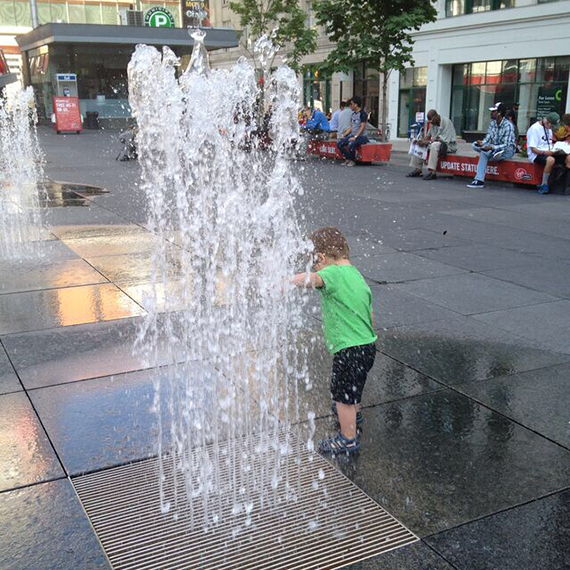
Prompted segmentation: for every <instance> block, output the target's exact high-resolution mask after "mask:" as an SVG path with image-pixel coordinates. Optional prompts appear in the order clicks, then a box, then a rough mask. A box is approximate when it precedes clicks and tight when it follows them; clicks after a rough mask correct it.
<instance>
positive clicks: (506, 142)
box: [467, 103, 516, 188]
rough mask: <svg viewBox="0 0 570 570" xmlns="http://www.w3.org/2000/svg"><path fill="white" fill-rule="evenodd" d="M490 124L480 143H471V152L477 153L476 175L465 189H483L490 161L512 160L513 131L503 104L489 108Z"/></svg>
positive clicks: (514, 144) (514, 147) (514, 148)
mask: <svg viewBox="0 0 570 570" xmlns="http://www.w3.org/2000/svg"><path fill="white" fill-rule="evenodd" d="M489 111H491V124H490V125H489V128H488V129H487V134H486V136H485V138H484V139H483V140H482V141H475V142H474V143H473V150H474V151H475V152H478V153H479V161H478V162H477V174H476V175H475V179H474V180H473V182H471V184H468V185H467V188H484V187H485V174H486V173H487V164H488V163H489V161H490V160H494V161H496V162H499V161H500V160H505V159H509V158H512V157H513V155H514V154H515V150H516V140H515V130H514V128H513V124H512V123H511V122H510V121H508V120H507V119H505V114H506V112H507V107H506V105H504V104H503V103H497V104H496V105H495V106H494V107H490V108H489Z"/></svg>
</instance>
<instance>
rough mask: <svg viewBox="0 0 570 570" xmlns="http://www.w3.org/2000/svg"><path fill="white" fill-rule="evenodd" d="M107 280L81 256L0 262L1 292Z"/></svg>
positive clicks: (55, 287)
mask: <svg viewBox="0 0 570 570" xmlns="http://www.w3.org/2000/svg"><path fill="white" fill-rule="evenodd" d="M106 282H107V279H105V277H103V276H102V275H101V274H100V273H99V272H97V271H95V269H93V268H92V267H91V266H90V265H89V264H88V263H86V262H85V261H83V260H82V259H68V260H63V261H56V262H50V261H46V262H44V263H37V262H31V263H25V264H11V266H10V265H0V294H2V293H17V292H20V291H35V290H40V289H58V288H62V287H71V286H73V285H92V284H95V283H106Z"/></svg>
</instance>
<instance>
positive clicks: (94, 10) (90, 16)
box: [85, 3, 101, 24]
mask: <svg viewBox="0 0 570 570" xmlns="http://www.w3.org/2000/svg"><path fill="white" fill-rule="evenodd" d="M85 23H86V24H100V23H101V6H100V5H99V4H94V3H89V4H85Z"/></svg>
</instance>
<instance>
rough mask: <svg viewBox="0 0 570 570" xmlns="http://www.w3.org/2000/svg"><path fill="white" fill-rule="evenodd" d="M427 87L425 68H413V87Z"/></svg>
mask: <svg viewBox="0 0 570 570" xmlns="http://www.w3.org/2000/svg"><path fill="white" fill-rule="evenodd" d="M426 85H427V67H415V68H414V87H425V86H426Z"/></svg>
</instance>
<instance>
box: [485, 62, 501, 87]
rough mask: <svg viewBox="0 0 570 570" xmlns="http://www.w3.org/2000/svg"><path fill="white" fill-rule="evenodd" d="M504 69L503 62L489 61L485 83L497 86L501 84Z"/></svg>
mask: <svg viewBox="0 0 570 570" xmlns="http://www.w3.org/2000/svg"><path fill="white" fill-rule="evenodd" d="M502 69H503V62H502V61H488V62H487V70H486V72H485V81H484V83H490V84H495V85H496V84H497V83H499V81H500V77H501V71H502Z"/></svg>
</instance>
